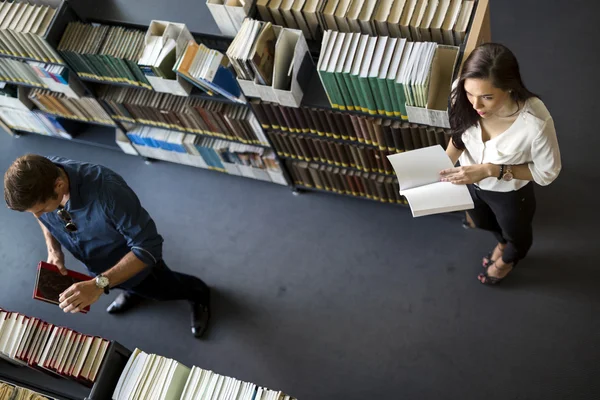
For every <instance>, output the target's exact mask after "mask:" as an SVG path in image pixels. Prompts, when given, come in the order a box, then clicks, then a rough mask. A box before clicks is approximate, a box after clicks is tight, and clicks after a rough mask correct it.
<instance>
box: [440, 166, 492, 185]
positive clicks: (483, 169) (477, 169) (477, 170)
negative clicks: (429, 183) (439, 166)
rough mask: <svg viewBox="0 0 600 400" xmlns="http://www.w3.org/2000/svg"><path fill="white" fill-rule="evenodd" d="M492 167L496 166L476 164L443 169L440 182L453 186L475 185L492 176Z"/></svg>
mask: <svg viewBox="0 0 600 400" xmlns="http://www.w3.org/2000/svg"><path fill="white" fill-rule="evenodd" d="M494 167H496V166H495V165H492V164H477V165H465V166H464V167H456V168H449V169H445V170H443V171H441V172H440V181H442V182H450V183H453V184H455V185H467V184H469V183H477V182H479V181H480V180H482V179H485V178H489V177H491V176H494V174H493V169H494Z"/></svg>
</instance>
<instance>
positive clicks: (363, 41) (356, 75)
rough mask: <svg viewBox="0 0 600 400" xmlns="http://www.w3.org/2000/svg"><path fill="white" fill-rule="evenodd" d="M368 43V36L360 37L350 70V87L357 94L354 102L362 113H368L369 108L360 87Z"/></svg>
mask: <svg viewBox="0 0 600 400" xmlns="http://www.w3.org/2000/svg"><path fill="white" fill-rule="evenodd" d="M368 41H369V35H366V34H365V35H360V40H359V42H358V47H357V49H356V55H355V57H354V60H353V62H352V68H351V70H350V71H351V72H350V80H351V81H352V86H353V88H354V92H355V93H356V94H357V96H356V102H358V104H359V105H360V110H358V111H362V112H364V113H366V112H368V110H369V108H368V106H367V99H366V97H365V95H364V93H363V89H362V87H361V85H360V68H361V64H362V60H363V57H364V55H365V51H366V50H367V43H368ZM355 108H356V107H355Z"/></svg>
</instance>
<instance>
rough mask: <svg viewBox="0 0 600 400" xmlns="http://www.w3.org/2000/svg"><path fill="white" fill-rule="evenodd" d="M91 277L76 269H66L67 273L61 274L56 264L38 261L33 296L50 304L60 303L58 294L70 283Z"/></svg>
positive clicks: (84, 310)
mask: <svg viewBox="0 0 600 400" xmlns="http://www.w3.org/2000/svg"><path fill="white" fill-rule="evenodd" d="M90 279H92V278H91V277H89V276H87V275H84V274H81V273H79V272H76V271H71V270H67V275H62V274H61V273H60V271H59V270H58V267H57V266H56V265H52V264H48V263H46V262H43V261H40V263H39V264H38V269H37V278H36V281H35V287H34V289H33V298H34V299H36V300H41V301H45V302H47V303H51V304H57V305H58V304H60V301H58V298H59V297H60V294H61V293H62V292H64V291H65V290H67V289H68V288H69V287H71V285H73V284H75V283H78V282H82V281H87V280H90ZM88 311H90V307H89V306H88V307H86V308H84V309H83V310H81V312H82V313H87V312H88Z"/></svg>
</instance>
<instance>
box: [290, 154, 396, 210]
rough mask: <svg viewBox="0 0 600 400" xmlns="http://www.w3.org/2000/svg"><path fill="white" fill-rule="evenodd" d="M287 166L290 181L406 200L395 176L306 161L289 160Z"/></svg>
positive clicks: (386, 199)
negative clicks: (401, 194) (290, 177)
mask: <svg viewBox="0 0 600 400" xmlns="http://www.w3.org/2000/svg"><path fill="white" fill-rule="evenodd" d="M288 168H289V170H290V171H291V174H292V179H293V180H294V183H295V184H296V185H299V186H304V187H307V188H316V189H319V190H327V191H330V192H334V193H338V194H345V195H349V196H355V197H363V198H366V199H370V200H377V201H380V202H383V203H397V204H407V201H406V199H404V198H403V197H402V196H400V185H399V184H398V179H397V178H394V177H391V176H387V177H386V176H382V175H376V174H369V173H367V172H357V171H353V170H348V169H346V168H338V167H332V166H325V165H319V164H316V163H308V162H306V161H290V162H288Z"/></svg>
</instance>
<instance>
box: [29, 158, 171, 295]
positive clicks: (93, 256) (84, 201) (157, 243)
mask: <svg viewBox="0 0 600 400" xmlns="http://www.w3.org/2000/svg"><path fill="white" fill-rule="evenodd" d="M48 159H49V160H50V161H52V162H53V163H55V164H56V165H58V166H60V167H62V168H63V169H64V171H65V172H66V174H67V176H68V177H69V185H70V198H69V201H68V202H67V204H66V205H65V209H66V210H67V211H68V212H69V214H71V218H72V219H73V223H74V224H75V226H77V231H76V232H68V231H67V230H66V229H65V222H64V221H63V220H62V219H61V218H60V217H59V216H58V214H57V212H56V211H54V212H49V213H45V214H43V215H42V216H41V217H40V221H41V222H42V223H43V224H44V226H45V227H46V228H48V230H49V231H50V233H51V234H52V236H54V237H55V238H56V240H58V242H59V243H60V244H61V245H62V246H63V247H64V248H65V249H67V250H68V251H70V252H71V253H72V254H73V256H75V258H77V259H78V260H79V261H81V262H82V263H84V264H85V266H86V267H87V269H88V270H89V271H90V273H92V274H93V275H98V274H101V273H103V272H105V271H106V270H108V269H110V268H112V267H114V266H115V265H116V264H117V263H118V262H119V261H120V260H121V259H122V258H123V257H124V256H125V255H126V254H127V253H129V252H130V251H132V252H133V253H134V254H135V256H136V257H137V258H139V259H140V260H141V261H143V262H144V263H145V264H147V265H148V267H147V268H145V269H144V270H143V271H142V272H140V273H138V274H137V275H136V276H134V277H133V278H131V279H129V280H128V281H127V282H124V283H123V284H121V285H120V286H122V287H125V288H130V287H133V286H135V285H137V284H138V283H140V282H141V281H142V280H143V279H144V278H145V277H146V276H148V274H149V273H150V272H151V269H152V266H153V265H155V264H156V263H157V262H158V261H159V260H161V258H162V243H163V238H162V236H160V235H159V234H158V232H157V230H156V224H155V223H154V221H153V220H152V218H151V217H150V215H149V214H148V212H147V211H146V210H145V209H144V207H142V205H141V204H140V200H139V199H138V197H137V195H136V194H135V193H134V191H133V190H132V189H131V188H130V187H129V185H127V183H126V182H125V180H123V178H122V177H121V176H120V175H118V174H117V173H115V172H113V171H111V170H110V169H108V168H106V167H103V166H101V165H95V164H88V163H83V162H79V161H72V160H68V159H65V158H61V157H48Z"/></svg>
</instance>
